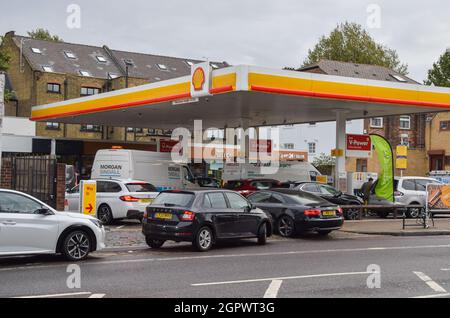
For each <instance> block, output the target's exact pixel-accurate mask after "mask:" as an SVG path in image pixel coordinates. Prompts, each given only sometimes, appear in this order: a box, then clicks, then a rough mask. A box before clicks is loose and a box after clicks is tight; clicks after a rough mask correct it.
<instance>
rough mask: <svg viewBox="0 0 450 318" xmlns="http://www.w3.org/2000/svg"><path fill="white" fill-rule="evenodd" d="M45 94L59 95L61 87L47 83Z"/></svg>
mask: <svg viewBox="0 0 450 318" xmlns="http://www.w3.org/2000/svg"><path fill="white" fill-rule="evenodd" d="M47 93H57V94H59V93H61V85H60V84H56V83H47Z"/></svg>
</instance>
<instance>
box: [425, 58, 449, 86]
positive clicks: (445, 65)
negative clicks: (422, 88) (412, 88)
mask: <svg viewBox="0 0 450 318" xmlns="http://www.w3.org/2000/svg"><path fill="white" fill-rule="evenodd" d="M425 85H436V86H444V87H450V50H448V51H447V52H445V53H444V54H442V55H441V56H440V57H439V60H438V61H437V62H436V63H433V67H432V68H431V69H430V70H429V71H428V78H427V79H426V80H425Z"/></svg>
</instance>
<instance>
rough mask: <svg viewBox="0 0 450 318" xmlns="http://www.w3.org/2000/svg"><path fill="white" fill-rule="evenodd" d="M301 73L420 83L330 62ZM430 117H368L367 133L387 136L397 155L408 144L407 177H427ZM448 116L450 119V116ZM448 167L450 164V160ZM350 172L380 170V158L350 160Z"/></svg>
mask: <svg viewBox="0 0 450 318" xmlns="http://www.w3.org/2000/svg"><path fill="white" fill-rule="evenodd" d="M298 71H303V72H311V73H320V74H328V75H335V76H346V77H355V78H363V79H369V80H370V79H372V80H381V81H388V82H394V83H398V84H420V83H418V82H416V81H414V80H413V79H411V78H409V77H407V76H404V75H402V74H400V73H398V72H395V71H393V70H391V69H388V68H386V67H381V66H375V65H365V64H356V63H345V62H338V61H330V60H321V61H319V62H318V63H316V64H313V65H310V66H307V67H303V68H300V69H298ZM438 116H441V115H440V114H439V115H438ZM428 117H429V115H427V114H404V115H402V116H387V117H375V118H370V114H367V118H366V119H365V120H364V133H367V134H379V135H382V136H384V137H385V138H386V139H387V140H389V142H390V143H391V145H392V147H393V150H394V153H395V147H396V146H397V145H407V146H408V169H407V170H406V171H405V173H404V174H405V175H425V174H426V173H427V172H428V171H429V167H428V158H427V151H426V147H425V146H426V142H425V140H426V133H427V129H426V125H427V118H428ZM447 117H449V119H450V116H449V115H447ZM449 127H450V126H449ZM449 131H450V130H449ZM440 153H442V151H440ZM441 157H442V156H441ZM448 164H449V165H450V157H449V162H448ZM347 170H348V171H358V172H365V171H379V167H378V160H377V158H376V156H374V157H373V158H371V159H369V160H368V159H350V160H347ZM399 173H400V171H396V174H397V175H398V174H399Z"/></svg>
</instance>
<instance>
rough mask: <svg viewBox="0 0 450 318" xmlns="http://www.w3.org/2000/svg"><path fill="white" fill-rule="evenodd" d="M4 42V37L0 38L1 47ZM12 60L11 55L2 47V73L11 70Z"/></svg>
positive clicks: (0, 64)
mask: <svg viewBox="0 0 450 318" xmlns="http://www.w3.org/2000/svg"><path fill="white" fill-rule="evenodd" d="M2 42H3V37H0V46H1V44H2ZM10 60H11V58H10V56H9V54H8V53H7V52H6V51H5V50H4V49H1V47H0V72H6V71H7V70H8V68H9V62H10Z"/></svg>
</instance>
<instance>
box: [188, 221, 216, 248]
mask: <svg viewBox="0 0 450 318" xmlns="http://www.w3.org/2000/svg"><path fill="white" fill-rule="evenodd" d="M192 245H193V246H194V247H195V249H196V250H197V251H199V252H206V251H207V250H209V249H211V247H212V245H213V233H212V231H211V229H210V228H209V227H207V226H204V227H202V228H201V229H200V230H199V231H198V232H197V234H196V235H195V238H194V242H192Z"/></svg>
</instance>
